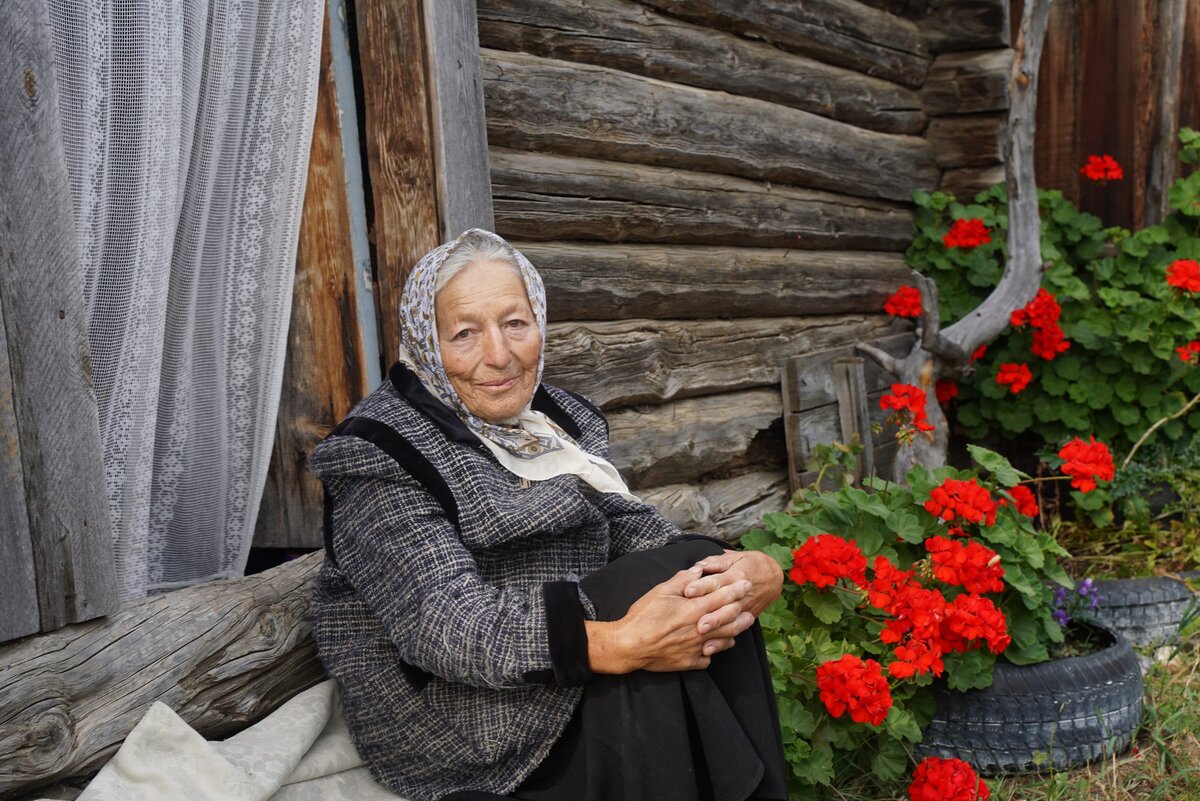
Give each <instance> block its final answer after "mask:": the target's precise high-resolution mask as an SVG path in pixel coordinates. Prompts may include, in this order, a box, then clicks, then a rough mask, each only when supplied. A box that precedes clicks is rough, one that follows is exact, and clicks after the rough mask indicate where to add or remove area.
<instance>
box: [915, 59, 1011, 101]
mask: <svg viewBox="0 0 1200 801" xmlns="http://www.w3.org/2000/svg"><path fill="white" fill-rule="evenodd" d="M1012 59H1013V51H1012V50H1009V49H1008V48H997V49H992V50H972V51H968V52H963V53H943V54H942V55H940V56H938V57H937V58H936V59H934V62H933V67H932V68H930V70H929V79H928V80H927V81H925V86H923V87H922V88H921V102H922V103H923V104H924V106H925V113H927V114H929V115H930V116H931V117H938V116H942V115H945V114H978V113H979V112H982V111H1004V110H1006V109H1007V108H1008V77H1009V73H1010V72H1012Z"/></svg>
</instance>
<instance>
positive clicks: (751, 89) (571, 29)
mask: <svg viewBox="0 0 1200 801" xmlns="http://www.w3.org/2000/svg"><path fill="white" fill-rule="evenodd" d="M479 39H480V43H481V44H482V45H483V46H484V47H490V48H494V49H496V50H515V51H520V52H523V53H531V54H533V55H538V56H545V57H548V58H556V59H562V60H564V61H575V62H579V63H584V64H595V65H598V66H601V67H612V68H614V69H619V70H624V71H626V72H631V73H634V74H636V75H643V76H645V77H648V78H659V79H662V80H665V81H674V82H675V83H682V84H687V85H688V86H697V87H700V88H703V89H715V90H718V91H723V92H729V93H730V94H734V95H743V96H745V97H755V98H758V99H760V100H767V101H770V102H772V103H780V104H783V105H785V106H791V107H792V108H798V109H802V110H804V111H810V112H812V113H814V114H820V115H821V116H824V117H831V118H833V119H836V120H841V121H843V122H849V123H853V124H855V125H858V126H861V127H864V128H870V129H872V130H876V131H885V132H889V133H909V134H916V133H920V131H921V130H922V129H923V128H924V127H925V115H924V113H923V112H922V111H921V103H920V100H919V98H918V97H917V95H916V93H915V92H913V90H911V89H909V88H907V87H904V86H900V85H899V84H896V83H892V82H891V81H886V80H881V79H878V78H871V77H869V76H866V75H863V74H862V73H861V72H857V71H854V70H851V69H846V68H844V67H837V66H833V65H830V64H824V63H822V62H820V61H817V60H814V59H811V58H807V57H804V56H798V55H794V54H792V53H787V52H784V51H782V50H779V49H778V48H775V47H772V46H770V45H768V44H764V43H762V42H755V41H748V40H746V39H743V38H741V37H739V36H735V35H733V34H732V33H726V32H725V31H723V30H714V29H713V28H711V27H706V26H702V25H696V24H693V23H690V22H686V21H683V20H678V19H675V18H673V17H669V16H666V15H664V14H659V13H656V12H655V11H653V10H651V9H649V8H647V7H646V6H644V5H640V4H637V3H634V2H630V0H480V2H479Z"/></svg>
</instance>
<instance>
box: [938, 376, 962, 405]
mask: <svg viewBox="0 0 1200 801" xmlns="http://www.w3.org/2000/svg"><path fill="white" fill-rule="evenodd" d="M933 394H934V397H936V398H937V402H938V403H940V404H941V405H942V406H945V405H946V404H947V403H949V402H950V401H952V400H954V399H955V398H957V397H958V384H956V383H955V382H953V381H951V380H950V379H948V378H939V379H938V380H937V383H935V384H934V385H933Z"/></svg>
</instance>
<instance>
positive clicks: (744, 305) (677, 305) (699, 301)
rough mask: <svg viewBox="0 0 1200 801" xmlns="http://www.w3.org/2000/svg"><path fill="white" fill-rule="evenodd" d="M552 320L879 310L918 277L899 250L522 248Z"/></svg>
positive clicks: (575, 245) (552, 245)
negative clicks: (533, 268)
mask: <svg viewBox="0 0 1200 801" xmlns="http://www.w3.org/2000/svg"><path fill="white" fill-rule="evenodd" d="M513 245H514V246H515V247H516V248H517V249H518V250H520V251H521V252H522V253H524V254H525V255H526V256H527V257H529V259H530V261H532V262H533V264H535V265H536V266H537V267H538V269H539V271H540V272H541V274H542V279H543V281H545V284H546V296H547V310H548V314H549V315H550V319H551V320H622V319H631V318H638V317H646V318H651V319H696V318H711V317H724V318H731V317H772V316H779V317H787V316H796V315H804V314H813V315H822V314H842V313H847V312H866V313H872V312H877V311H880V310H881V309H882V308H883V304H884V301H885V300H887V297H888V295H890V294H891V293H892V292H895V291H896V288H897V287H898V286H900V285H901V284H903V283H904V282H905V281H906V280H907V279H908V277H909V275H910V274H911V271H910V270H909V268H908V266H907V265H906V264H905V263H904V258H903V257H902V256H901V255H900V254H898V253H880V252H855V251H822V250H778V249H766V248H724V247H689V246H670V245H600V244H591V243H582V244H581V243H576V242H544V243H543V242H521V241H518V240H513Z"/></svg>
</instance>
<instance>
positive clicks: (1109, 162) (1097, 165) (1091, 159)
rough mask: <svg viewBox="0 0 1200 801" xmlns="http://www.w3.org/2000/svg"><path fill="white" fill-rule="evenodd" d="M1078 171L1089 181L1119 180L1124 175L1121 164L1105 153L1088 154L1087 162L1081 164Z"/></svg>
mask: <svg viewBox="0 0 1200 801" xmlns="http://www.w3.org/2000/svg"><path fill="white" fill-rule="evenodd" d="M1079 172H1080V173H1082V174H1083V177H1084V178H1087V179H1088V180H1089V181H1096V182H1098V183H1104V182H1105V181H1119V180H1121V179H1122V178H1124V177H1125V171H1124V170H1122V169H1121V165H1120V164H1118V163H1117V160H1116V159H1114V158H1113V157H1112V156H1110V155H1108V154H1107V153H1105V154H1104V155H1103V156H1088V158H1087V163H1086V164H1084V165H1083V167H1082V168H1081V169H1080V170H1079Z"/></svg>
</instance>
